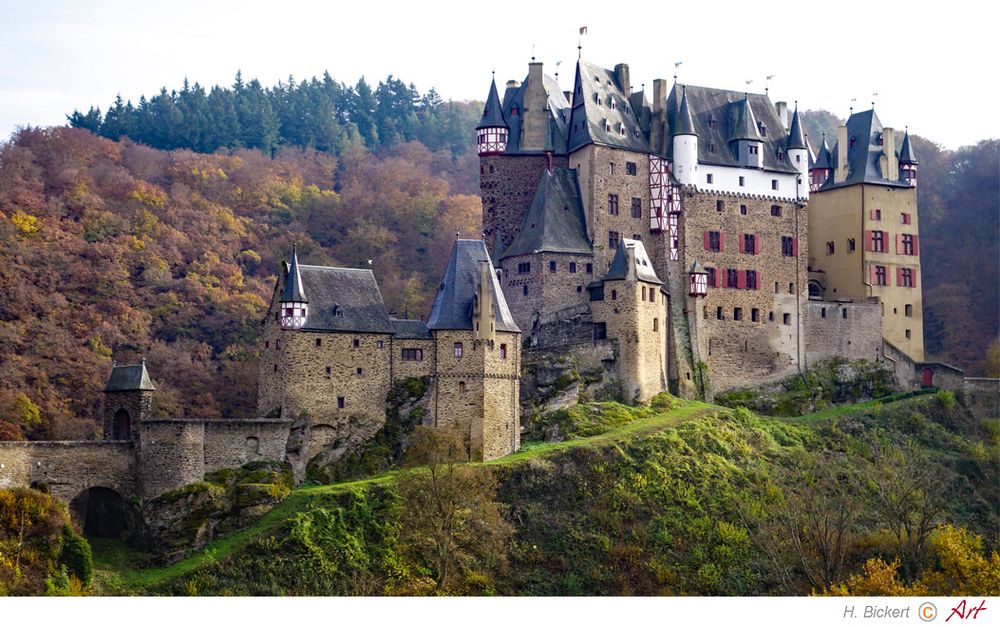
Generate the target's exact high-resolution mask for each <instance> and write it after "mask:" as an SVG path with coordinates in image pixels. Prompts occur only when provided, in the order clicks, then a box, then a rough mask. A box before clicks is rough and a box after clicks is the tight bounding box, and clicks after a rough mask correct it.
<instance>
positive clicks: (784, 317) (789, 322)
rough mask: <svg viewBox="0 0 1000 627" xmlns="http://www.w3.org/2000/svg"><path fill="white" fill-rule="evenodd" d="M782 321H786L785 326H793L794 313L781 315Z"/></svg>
mask: <svg viewBox="0 0 1000 627" xmlns="http://www.w3.org/2000/svg"><path fill="white" fill-rule="evenodd" d="M781 322H782V323H784V324H785V326H791V325H792V314H787V313H786V314H782V315H781Z"/></svg>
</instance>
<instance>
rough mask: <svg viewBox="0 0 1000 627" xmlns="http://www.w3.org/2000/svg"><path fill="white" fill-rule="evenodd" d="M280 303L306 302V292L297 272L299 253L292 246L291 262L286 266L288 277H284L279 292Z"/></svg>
mask: <svg viewBox="0 0 1000 627" xmlns="http://www.w3.org/2000/svg"><path fill="white" fill-rule="evenodd" d="M278 302H280V303H291V302H298V303H308V302H309V301H308V300H306V292H305V289H303V287H302V277H301V276H300V274H299V254H298V251H297V250H296V249H295V246H294V245H293V246H292V264H291V265H290V266H289V267H288V278H286V279H285V289H284V290H282V292H281V298H280V299H279V300H278Z"/></svg>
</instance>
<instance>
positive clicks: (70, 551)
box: [59, 525, 94, 586]
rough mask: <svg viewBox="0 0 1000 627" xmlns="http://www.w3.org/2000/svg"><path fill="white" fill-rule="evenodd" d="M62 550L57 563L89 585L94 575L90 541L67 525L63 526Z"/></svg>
mask: <svg viewBox="0 0 1000 627" xmlns="http://www.w3.org/2000/svg"><path fill="white" fill-rule="evenodd" d="M62 534H63V535H62V552H61V553H60V554H59V563H60V564H61V565H63V566H64V567H66V568H67V569H68V570H69V572H70V574H71V575H73V576H75V577H76V578H77V579H79V580H80V582H81V583H83V585H85V586H86V585H89V584H90V580H91V578H92V577H93V576H94V556H93V554H92V553H91V551H90V543H89V542H87V539H86V538H84V537H83V536H81V535H80V534H78V533H76V532H75V531H73V528H72V527H70V526H69V525H64V526H63V532H62Z"/></svg>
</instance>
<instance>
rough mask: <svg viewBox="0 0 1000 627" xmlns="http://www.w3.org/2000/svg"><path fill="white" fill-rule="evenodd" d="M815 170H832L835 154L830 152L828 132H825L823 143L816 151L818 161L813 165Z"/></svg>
mask: <svg viewBox="0 0 1000 627" xmlns="http://www.w3.org/2000/svg"><path fill="white" fill-rule="evenodd" d="M812 169H813V170H832V169H833V155H832V154H830V145H829V144H827V143H826V133H823V144H822V145H821V146H820V147H819V151H817V153H816V163H814V164H813V165H812Z"/></svg>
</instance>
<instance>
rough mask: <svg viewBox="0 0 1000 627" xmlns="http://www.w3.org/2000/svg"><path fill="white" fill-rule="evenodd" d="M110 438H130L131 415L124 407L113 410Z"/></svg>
mask: <svg viewBox="0 0 1000 627" xmlns="http://www.w3.org/2000/svg"><path fill="white" fill-rule="evenodd" d="M111 439H112V440H131V439H132V417H131V416H130V415H129V413H128V410H126V409H125V408H124V407H123V408H121V409H119V410H118V411H116V412H115V415H114V418H113V419H112V423H111Z"/></svg>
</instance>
